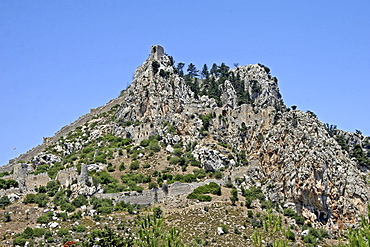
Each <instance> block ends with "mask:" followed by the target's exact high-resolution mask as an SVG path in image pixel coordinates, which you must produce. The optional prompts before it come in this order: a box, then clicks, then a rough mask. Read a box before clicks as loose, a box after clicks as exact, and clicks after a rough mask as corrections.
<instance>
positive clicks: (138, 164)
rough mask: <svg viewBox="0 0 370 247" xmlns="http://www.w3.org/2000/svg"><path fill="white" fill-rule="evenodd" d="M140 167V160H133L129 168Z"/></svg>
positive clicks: (135, 168)
mask: <svg viewBox="0 0 370 247" xmlns="http://www.w3.org/2000/svg"><path fill="white" fill-rule="evenodd" d="M139 168H140V162H139V161H137V160H135V161H133V162H132V163H131V165H130V170H137V169H139Z"/></svg>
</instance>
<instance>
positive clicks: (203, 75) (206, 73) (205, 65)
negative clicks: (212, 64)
mask: <svg viewBox="0 0 370 247" xmlns="http://www.w3.org/2000/svg"><path fill="white" fill-rule="evenodd" d="M200 75H201V76H202V79H204V78H205V79H207V78H208V77H209V72H208V67H207V64H204V65H203V69H202V72H201V74H200Z"/></svg>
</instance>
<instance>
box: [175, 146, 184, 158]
mask: <svg viewBox="0 0 370 247" xmlns="http://www.w3.org/2000/svg"><path fill="white" fill-rule="evenodd" d="M173 154H174V155H176V156H178V157H180V156H181V155H183V154H184V153H183V151H182V149H181V148H175V149H174V150H173Z"/></svg>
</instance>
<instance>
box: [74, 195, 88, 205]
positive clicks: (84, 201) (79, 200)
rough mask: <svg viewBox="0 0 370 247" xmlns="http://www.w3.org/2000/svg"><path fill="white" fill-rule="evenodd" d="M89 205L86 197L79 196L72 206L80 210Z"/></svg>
mask: <svg viewBox="0 0 370 247" xmlns="http://www.w3.org/2000/svg"><path fill="white" fill-rule="evenodd" d="M87 203H88V201H87V198H86V196H84V195H78V196H77V197H76V198H75V199H74V200H73V201H72V205H73V206H75V207H77V208H79V207H81V206H83V205H86V204H87Z"/></svg>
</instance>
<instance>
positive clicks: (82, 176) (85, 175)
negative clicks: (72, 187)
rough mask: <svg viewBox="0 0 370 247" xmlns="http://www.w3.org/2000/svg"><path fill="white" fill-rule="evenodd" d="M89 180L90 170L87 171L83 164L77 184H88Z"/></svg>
mask: <svg viewBox="0 0 370 247" xmlns="http://www.w3.org/2000/svg"><path fill="white" fill-rule="evenodd" d="M88 179H89V173H88V170H87V165H86V164H84V163H82V164H81V173H80V176H78V177H77V182H78V183H83V184H86V182H87V180H88Z"/></svg>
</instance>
